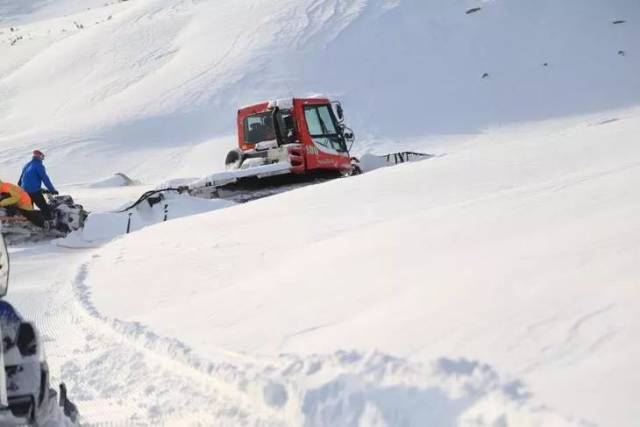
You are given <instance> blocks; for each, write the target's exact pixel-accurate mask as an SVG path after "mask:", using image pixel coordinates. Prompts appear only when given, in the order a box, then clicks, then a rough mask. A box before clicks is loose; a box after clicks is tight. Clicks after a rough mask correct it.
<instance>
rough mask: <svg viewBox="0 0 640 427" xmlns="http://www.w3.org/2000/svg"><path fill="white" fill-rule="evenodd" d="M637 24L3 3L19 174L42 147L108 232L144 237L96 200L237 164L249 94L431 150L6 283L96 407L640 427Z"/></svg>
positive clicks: (531, 9)
mask: <svg viewBox="0 0 640 427" xmlns="http://www.w3.org/2000/svg"><path fill="white" fill-rule="evenodd" d="M475 8H480V9H479V10H476V11H475V12H473V13H466V12H468V11H471V10H472V9H475ZM614 21H616V22H619V21H623V22H620V23H616V24H614ZM639 22H640V4H639V3H638V2H637V1H635V0H614V1H611V0H609V1H607V0H588V1H584V0H566V1H562V2H559V1H553V0H540V1H537V2H531V1H527V0H509V1H507V0H493V1H479V0H461V1H456V2H451V1H445V0H426V1H421V0H281V1H277V2H274V1H254V0H209V1H206V0H201V1H195V0H183V1H172V0H171V1H170V0H129V1H104V0H103V1H93V0H90V1H79V0H56V1H49V0H41V1H36V0H24V1H18V2H16V1H8V0H0V178H1V179H5V180H11V179H14V178H15V177H17V175H18V172H19V168H20V166H21V165H22V164H23V163H24V161H25V160H26V158H28V153H29V152H30V150H31V149H33V148H35V147H38V148H41V149H43V150H44V151H45V152H46V153H47V161H46V162H47V167H48V170H49V172H50V174H51V175H52V178H53V179H54V181H55V182H56V183H58V184H61V183H64V184H65V185H60V186H61V187H62V189H63V190H66V191H70V192H72V193H73V194H74V196H76V199H78V201H80V202H82V203H84V204H85V206H87V207H88V208H89V209H90V210H92V211H93V212H94V217H93V218H94V220H95V221H93V222H91V221H90V222H89V226H88V229H87V233H89V234H92V236H94V237H95V241H94V243H95V242H97V243H100V242H99V241H100V239H101V238H105V237H112V236H113V234H114V232H113V230H116V229H117V230H121V231H119V233H122V232H124V230H125V229H126V220H127V218H125V217H124V216H123V217H122V218H120V217H118V218H115V216H114V215H111V214H109V215H103V214H104V212H105V211H113V210H116V209H119V208H121V207H122V206H123V205H125V204H126V203H127V202H130V201H132V200H134V199H135V198H136V197H137V195H138V194H139V193H142V191H144V190H147V189H149V188H152V187H153V186H155V185H157V184H159V183H161V182H164V181H165V180H167V179H170V178H187V177H189V178H193V177H197V176H199V175H202V174H204V173H207V172H211V171H213V170H216V169H220V167H221V165H222V160H223V157H222V156H223V155H224V153H225V152H226V150H227V149H228V148H229V147H231V146H233V145H234V136H233V134H234V120H235V110H236V108H237V107H238V106H240V105H242V104H246V103H250V102H253V101H256V100H262V99H268V98H274V97H280V96H288V95H290V94H292V93H293V94H296V95H306V94H312V93H318V92H323V93H328V94H330V95H334V96H337V97H339V98H341V99H342V100H343V101H344V105H345V107H346V109H347V115H348V120H349V122H350V123H351V124H352V125H353V127H354V128H355V130H356V133H357V134H358V135H359V136H360V139H359V142H358V145H357V150H358V151H360V152H363V151H365V150H374V151H380V152H388V151H395V150H396V149H399V148H415V149H418V150H428V151H429V152H434V153H436V154H439V156H437V157H435V158H433V159H430V160H427V161H425V162H422V163H416V164H409V165H402V166H399V167H396V168H389V169H384V170H377V171H374V172H371V173H369V174H365V175H362V176H358V177H352V178H348V179H341V180H336V181H332V182H328V183H324V184H321V185H316V186H312V187H306V188H303V189H300V190H296V191H293V192H289V193H285V194H281V195H278V196H274V197H271V198H268V199H264V200H260V201H256V202H251V203H248V204H244V205H238V206H229V205H228V204H225V203H216V201H213V202H210V201H200V202H199V203H198V204H191V202H184V203H183V201H181V200H180V199H177V200H174V201H172V202H171V203H175V210H176V212H178V213H180V215H183V214H196V213H200V212H206V211H210V210H214V209H217V208H224V209H217V210H216V211H215V212H208V213H201V214H199V215H194V216H190V217H187V218H182V219H176V220H173V221H169V222H167V223H164V224H160V225H157V226H152V227H147V228H145V229H142V230H140V231H135V232H133V233H132V234H129V235H127V236H123V237H122V238H118V239H116V240H115V241H113V242H111V243H110V244H107V245H104V246H102V247H98V248H92V249H85V250H68V249H63V248H60V247H55V246H53V245H51V246H34V247H26V248H16V249H13V253H12V255H13V257H12V260H13V265H12V272H13V273H14V275H13V282H12V285H11V289H10V292H9V298H10V299H11V301H12V302H13V303H14V304H15V305H16V306H18V308H19V309H20V311H21V312H22V313H24V314H25V316H26V317H29V318H33V319H34V320H35V321H36V323H37V324H38V326H39V327H40V328H41V329H42V331H43V336H44V337H45V339H46V344H47V354H48V356H49V361H50V364H51V372H52V375H53V377H54V379H56V380H58V379H64V380H65V381H67V382H68V383H69V389H70V396H71V398H72V399H75V400H76V402H77V403H78V406H79V408H80V411H81V413H82V414H83V416H84V419H85V421H87V422H91V423H100V422H103V423H124V424H141V425H156V424H160V423H165V424H167V425H194V424H195V425H198V424H201V425H232V426H236V425H287V426H298V425H308V426H327V425H336V426H356V425H360V426H362V425H367V426H369V425H392V426H395V425H412V426H413V425H415V426H422V425H437V426H441V425H442V426H447V425H474V426H484V425H492V426H495V425H500V426H503V425H509V426H526V425H538V426H557V425H603V426H608V425H612V426H633V425H634V424H635V422H636V420H637V419H638V418H640V413H639V412H638V405H637V403H636V401H635V400H636V399H635V397H634V390H635V389H636V388H637V387H638V386H639V385H640V377H639V376H638V374H637V372H636V371H637V369H636V367H635V364H636V362H635V361H636V360H637V359H638V357H639V356H640V354H639V353H640V348H639V347H638V344H637V342H638V338H640V323H639V322H638V321H637V319H636V317H637V316H635V312H636V307H637V305H638V302H639V301H638V298H639V294H638V292H637V289H636V282H637V278H638V277H639V275H640V271H639V270H638V267H637V265H638V264H639V261H640V259H639V257H640V247H639V244H638V242H639V241H640V240H639V237H640V236H639V235H640V223H639V222H638V220H637V219H636V217H637V214H636V213H637V211H638V207H639V206H638V202H637V200H636V198H634V191H635V183H637V182H638V181H639V179H640V169H639V167H640V164H639V163H638V160H637V159H640V151H639V148H638V145H637V141H636V140H637V135H638V133H639V132H640V110H639V109H638V108H639V107H638V104H639V103H640V72H639V71H640V59H639V58H640V55H638V53H637V52H635V49H636V47H637V41H638V40H640V27H639V26H638V23H639ZM485 73H486V75H485ZM483 76H484V77H483ZM116 172H123V173H126V174H127V175H128V176H130V177H131V178H133V179H134V180H136V182H134V183H132V184H136V185H128V186H122V187H121V186H120V185H121V184H122V182H121V181H118V180H114V178H113V177H114V173H116ZM138 184H140V185H138ZM173 208H174V206H173V205H172V209H173ZM142 214H144V212H143V213H142ZM142 214H141V216H140V218H142V217H143V216H144V215H142ZM153 215H155V214H152V213H148V217H149V218H151V217H152V216H153ZM155 216H156V217H158V215H155ZM160 217H161V216H160ZM160 217H158V218H155V217H154V218H151V219H152V220H156V219H159V218H160ZM101 218H103V219H104V218H114V221H116V222H117V223H115V222H114V223H113V224H112V225H113V230H112V229H111V228H109V229H107V228H105V227H104V225H105V224H106V221H102V222H101V221H100V219H101ZM149 218H146V219H149ZM137 219H138V218H137V217H136V218H134V220H137ZM142 219H145V218H142ZM170 219H173V217H172V218H170ZM142 222H144V221H142ZM142 222H141V224H142ZM149 222H153V221H151V220H150V221H149ZM138 228H139V227H138V226H136V225H135V224H134V227H133V230H137V229H138ZM100 233H103V234H100ZM67 243H69V242H67Z"/></svg>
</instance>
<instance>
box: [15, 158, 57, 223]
mask: <svg viewBox="0 0 640 427" xmlns="http://www.w3.org/2000/svg"><path fill="white" fill-rule="evenodd" d="M43 160H44V154H43V153H42V151H40V150H34V151H33V159H31V161H30V162H29V163H27V164H26V165H24V167H23V168H22V175H20V180H19V181H18V185H19V186H20V187H22V188H23V189H24V191H26V192H27V193H29V196H30V197H31V200H32V201H33V203H34V204H35V205H36V206H37V207H38V209H40V212H42V215H43V216H44V217H45V219H47V220H51V219H52V215H51V210H50V209H49V205H48V204H47V201H46V200H45V199H44V195H43V194H42V184H43V183H44V185H45V187H47V190H49V192H51V194H54V195H56V194H58V191H57V190H56V189H55V187H54V186H53V184H52V183H51V180H50V179H49V176H48V175H47V170H46V169H45V167H44V164H43V163H42V161H43Z"/></svg>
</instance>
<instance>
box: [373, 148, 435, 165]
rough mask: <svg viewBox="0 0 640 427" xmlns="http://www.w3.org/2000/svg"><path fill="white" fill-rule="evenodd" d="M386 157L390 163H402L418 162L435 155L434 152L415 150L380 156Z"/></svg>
mask: <svg viewBox="0 0 640 427" xmlns="http://www.w3.org/2000/svg"><path fill="white" fill-rule="evenodd" d="M378 157H380V158H382V159H384V160H385V161H386V162H387V163H388V164H389V165H397V164H400V163H407V162H416V161H420V160H426V159H430V158H432V157H434V155H433V154H427V153H416V152H415V151H402V152H399V153H391V154H387V155H384V156H378Z"/></svg>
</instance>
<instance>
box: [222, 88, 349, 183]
mask: <svg viewBox="0 0 640 427" xmlns="http://www.w3.org/2000/svg"><path fill="white" fill-rule="evenodd" d="M237 126H238V148H239V150H240V151H241V155H240V157H241V158H242V159H250V158H262V159H265V158H266V159H267V160H266V161H265V163H266V164H269V163H278V162H282V161H288V162H289V163H290V165H291V167H290V172H291V173H293V174H298V175H302V174H308V173H311V172H313V171H324V172H331V171H335V172H338V173H342V174H348V173H350V172H351V171H352V164H351V156H350V154H349V149H348V147H347V143H348V142H349V141H351V140H352V139H353V134H352V132H351V131H349V130H348V128H346V127H345V126H344V124H343V110H342V106H341V105H340V103H338V102H331V101H330V100H329V99H327V98H306V99H304V98H293V99H286V100H278V101H271V102H262V103H259V104H254V105H250V106H247V107H244V108H241V109H239V110H238V117H237ZM232 160H233V159H232ZM227 163H228V164H229V162H227Z"/></svg>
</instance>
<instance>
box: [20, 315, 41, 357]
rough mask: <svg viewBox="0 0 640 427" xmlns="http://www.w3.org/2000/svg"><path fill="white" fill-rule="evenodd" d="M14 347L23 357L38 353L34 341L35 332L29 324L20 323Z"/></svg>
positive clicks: (36, 343) (36, 344)
mask: <svg viewBox="0 0 640 427" xmlns="http://www.w3.org/2000/svg"><path fill="white" fill-rule="evenodd" d="M16 345H17V346H18V350H20V354H21V355H22V356H24V357H26V356H33V355H35V354H36V352H37V351H38V342H37V340H36V330H35V329H34V327H33V325H32V324H31V323H29V322H22V323H20V327H19V328H18V337H17V338H16Z"/></svg>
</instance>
